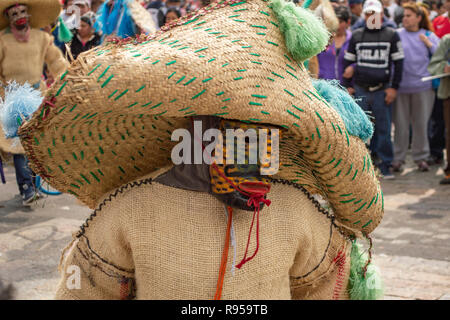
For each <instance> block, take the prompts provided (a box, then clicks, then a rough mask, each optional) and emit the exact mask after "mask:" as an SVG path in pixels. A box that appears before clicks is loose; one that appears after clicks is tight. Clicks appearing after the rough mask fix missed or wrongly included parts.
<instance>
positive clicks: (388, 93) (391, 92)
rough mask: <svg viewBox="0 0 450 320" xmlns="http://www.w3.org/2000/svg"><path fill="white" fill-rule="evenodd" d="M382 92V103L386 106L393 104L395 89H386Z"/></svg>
mask: <svg viewBox="0 0 450 320" xmlns="http://www.w3.org/2000/svg"><path fill="white" fill-rule="evenodd" d="M384 92H385V93H386V97H385V99H384V101H385V102H386V104H387V105H390V104H391V103H392V102H394V100H395V98H396V97H397V89H394V88H387V89H386V90H384Z"/></svg>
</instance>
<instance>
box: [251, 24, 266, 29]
mask: <svg viewBox="0 0 450 320" xmlns="http://www.w3.org/2000/svg"><path fill="white" fill-rule="evenodd" d="M250 27H253V28H260V29H267V27H266V26H260V25H255V24H252V25H251V26H250Z"/></svg>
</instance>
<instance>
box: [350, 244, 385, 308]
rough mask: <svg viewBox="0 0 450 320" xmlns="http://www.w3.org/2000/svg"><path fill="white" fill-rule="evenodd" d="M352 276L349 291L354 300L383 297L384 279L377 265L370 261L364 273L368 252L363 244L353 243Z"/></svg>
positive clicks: (351, 255) (351, 257)
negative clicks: (364, 249)
mask: <svg viewBox="0 0 450 320" xmlns="http://www.w3.org/2000/svg"><path fill="white" fill-rule="evenodd" d="M350 259H351V263H350V276H349V280H348V293H349V295H350V299H352V300H378V299H381V298H382V297H383V291H384V290H383V281H382V279H381V276H380V272H379V270H378V268H377V267H376V266H374V265H373V264H372V263H369V265H368V266H367V270H366V272H365V275H364V267H365V265H366V263H367V261H368V256H367V253H365V252H363V251H362V249H361V246H360V245H359V244H357V243H356V241H354V242H353V244H352V252H351V254H350Z"/></svg>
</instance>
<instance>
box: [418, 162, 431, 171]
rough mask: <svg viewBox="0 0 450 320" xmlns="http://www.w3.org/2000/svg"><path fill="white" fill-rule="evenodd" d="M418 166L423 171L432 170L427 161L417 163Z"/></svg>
mask: <svg viewBox="0 0 450 320" xmlns="http://www.w3.org/2000/svg"><path fill="white" fill-rule="evenodd" d="M417 167H418V169H419V171H421V172H426V171H428V170H430V167H429V166H428V163H427V162H426V161H420V162H419V163H417Z"/></svg>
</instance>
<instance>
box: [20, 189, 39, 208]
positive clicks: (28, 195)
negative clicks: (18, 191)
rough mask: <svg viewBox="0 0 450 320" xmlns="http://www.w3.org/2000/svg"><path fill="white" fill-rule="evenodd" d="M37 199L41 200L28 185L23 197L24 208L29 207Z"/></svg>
mask: <svg viewBox="0 0 450 320" xmlns="http://www.w3.org/2000/svg"><path fill="white" fill-rule="evenodd" d="M37 199H39V194H38V193H36V191H35V190H34V188H30V187H28V186H27V185H25V186H24V191H23V196H22V204H23V205H24V206H27V205H29V204H31V203H32V202H33V201H35V200H37Z"/></svg>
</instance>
